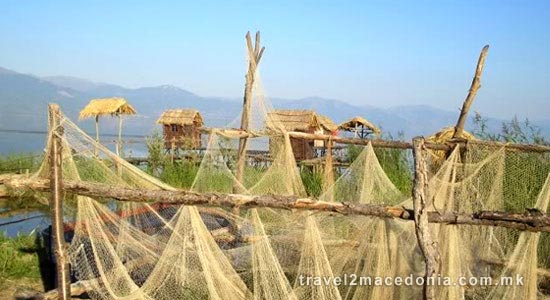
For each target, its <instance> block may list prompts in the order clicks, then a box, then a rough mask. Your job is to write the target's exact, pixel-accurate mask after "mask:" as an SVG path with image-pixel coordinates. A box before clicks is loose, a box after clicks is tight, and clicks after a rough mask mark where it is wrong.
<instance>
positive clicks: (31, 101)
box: [0, 68, 550, 153]
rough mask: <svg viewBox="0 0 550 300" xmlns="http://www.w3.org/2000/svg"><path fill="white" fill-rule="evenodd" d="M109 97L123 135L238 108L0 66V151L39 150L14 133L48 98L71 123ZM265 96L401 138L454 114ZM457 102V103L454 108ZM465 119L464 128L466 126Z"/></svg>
mask: <svg viewBox="0 0 550 300" xmlns="http://www.w3.org/2000/svg"><path fill="white" fill-rule="evenodd" d="M114 96H118V97H124V98H126V99H128V100H129V101H130V103H131V104H132V105H133V106H134V108H135V109H136V110H137V111H138V115H137V116H132V117H128V118H126V119H125V121H124V133H125V134H128V135H130V134H138V135H144V134H149V133H151V132H152V131H153V130H154V129H155V128H157V129H158V128H159V126H158V125H156V124H155V121H156V119H157V118H158V117H159V116H160V114H161V113H162V111H164V110H166V109H168V108H195V109H198V110H199V111H200V112H201V114H202V115H203V117H204V119H205V124H206V125H207V126H209V127H215V126H223V125H226V124H228V123H230V122H231V121H233V120H238V118H239V117H240V113H241V108H242V102H241V101H242V99H235V98H223V97H204V96H200V95H196V94H194V93H192V92H190V91H187V90H184V89H182V88H179V87H175V86H172V85H161V86H155V87H143V88H135V89H132V88H125V87H122V86H118V85H114V84H107V83H97V82H92V81H89V80H85V79H80V78H74V77H68V76H53V77H38V76H35V75H30V74H22V73H18V72H15V71H11V70H8V69H4V68H0V153H6V152H14V151H37V150H39V149H42V147H43V139H37V138H36V137H32V136H30V135H29V134H26V135H25V134H21V133H17V132H15V131H16V130H25V131H44V130H46V123H47V122H46V115H47V104H48V103H49V102H56V103H58V104H59V105H60V106H61V109H62V111H63V112H64V113H65V114H66V115H68V116H69V117H70V118H71V119H72V120H74V121H77V120H78V112H79V111H80V110H81V109H82V108H83V107H84V106H85V105H86V103H87V102H88V101H89V100H90V99H92V98H102V97H114ZM270 100H271V102H272V104H273V107H275V108H288V109H313V110H316V111H317V112H319V113H321V114H324V115H327V116H329V117H330V118H331V119H333V120H334V121H335V122H336V123H339V122H342V121H344V120H346V119H349V118H351V117H354V116H363V117H365V118H366V119H368V120H370V121H371V122H373V123H374V124H376V125H378V126H379V127H381V128H382V130H383V131H384V132H386V133H389V134H392V135H393V136H395V135H396V134H397V133H398V132H402V133H403V134H404V137H405V138H410V137H412V136H416V135H425V136H427V135H430V134H432V133H434V132H436V131H437V130H439V129H441V128H442V127H447V126H452V125H454V124H455V122H456V118H457V116H458V111H455V112H450V111H445V110H441V109H437V108H434V107H430V106H426V105H407V106H399V107H393V108H379V107H375V106H370V105H361V106H359V105H353V104H349V103H347V102H345V101H341V100H336V99H326V98H322V97H308V98H303V99H281V98H271V99H270ZM459 105H460V103H457V107H458V106H459ZM484 117H487V120H488V123H487V124H488V125H489V127H490V128H494V129H495V130H498V129H499V128H500V126H501V123H502V120H498V119H495V118H490V116H484ZM469 121H470V122H469V123H468V124H467V128H471V126H472V122H471V120H469ZM533 123H534V124H535V125H536V126H538V127H540V128H541V130H542V132H543V134H544V135H545V136H550V119H548V120H538V121H536V122H533ZM78 124H79V125H80V126H81V127H82V128H84V129H85V130H87V131H89V132H92V131H93V122H92V121H91V120H90V121H80V122H79V123H78ZM234 124H239V123H238V122H235V123H234ZM100 131H101V132H102V133H103V134H105V133H115V132H116V121H115V120H113V119H111V118H102V120H101V123H100Z"/></svg>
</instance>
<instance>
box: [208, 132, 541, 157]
mask: <svg viewBox="0 0 550 300" xmlns="http://www.w3.org/2000/svg"><path fill="white" fill-rule="evenodd" d="M201 131H203V132H206V133H211V132H213V131H216V132H217V133H218V134H220V135H222V136H226V137H228V138H244V137H246V138H257V137H263V136H273V135H270V134H268V133H266V132H248V131H243V130H235V129H219V128H202V129H201ZM288 135H289V136H290V137H293V138H297V139H307V140H324V141H327V140H329V139H330V138H332V141H333V142H334V143H336V144H351V145H367V144H368V143H369V142H370V143H372V146H373V147H375V148H376V147H378V148H391V149H412V143H410V142H403V141H391V140H383V139H360V138H345V137H339V136H331V135H327V134H314V133H305V132H296V131H291V132H288ZM457 144H460V145H465V144H469V145H483V146H489V147H505V148H506V150H509V151H518V152H536V153H546V152H550V146H545V145H531V144H511V143H502V142H495V141H481V140H468V141H465V140H464V139H452V140H449V141H446V142H445V143H429V142H425V143H424V146H425V147H426V148H427V149H431V150H442V151H449V150H452V149H453V148H454V147H455V146H456V145H457Z"/></svg>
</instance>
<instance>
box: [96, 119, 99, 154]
mask: <svg viewBox="0 0 550 300" xmlns="http://www.w3.org/2000/svg"><path fill="white" fill-rule="evenodd" d="M95 142H96V145H95V156H98V155H99V149H98V146H97V144H99V115H97V116H95Z"/></svg>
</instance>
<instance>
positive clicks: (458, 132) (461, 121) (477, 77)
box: [453, 45, 489, 138]
mask: <svg viewBox="0 0 550 300" xmlns="http://www.w3.org/2000/svg"><path fill="white" fill-rule="evenodd" d="M488 51H489V45H485V47H483V49H482V50H481V53H480V54H479V59H478V61H477V66H476V72H475V74H474V79H473V80H472V85H471V86H470V90H469V92H468V96H466V99H465V100H464V104H463V105H462V109H461V110H460V116H459V117H458V121H457V123H456V126H455V133H454V135H453V138H461V137H462V133H463V132H464V126H465V125H466V120H467V119H468V112H469V111H470V106H472V103H473V102H474V99H475V97H476V94H477V91H478V90H479V88H480V87H481V74H482V73H483V68H484V67H485V58H486V57H487V52H488Z"/></svg>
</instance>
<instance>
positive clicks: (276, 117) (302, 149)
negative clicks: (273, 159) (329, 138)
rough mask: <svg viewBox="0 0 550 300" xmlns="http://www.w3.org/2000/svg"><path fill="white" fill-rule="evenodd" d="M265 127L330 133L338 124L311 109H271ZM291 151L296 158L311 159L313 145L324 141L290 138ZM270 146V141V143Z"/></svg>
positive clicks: (320, 145) (321, 145)
mask: <svg viewBox="0 0 550 300" xmlns="http://www.w3.org/2000/svg"><path fill="white" fill-rule="evenodd" d="M266 125H267V128H269V129H273V130H280V129H284V130H286V131H300V132H307V133H321V134H332V133H334V132H336V131H337V130H338V126H337V125H336V124H335V123H334V122H332V120H331V119H330V118H328V117H327V116H323V115H319V114H317V113H316V112H315V111H313V110H288V109H279V110H273V111H271V112H269V113H268V115H267V124H266ZM290 141H291V144H292V151H293V153H294V157H295V158H296V159H297V160H304V159H311V158H313V156H314V147H323V146H324V141H311V140H305V139H297V138H292V137H291V138H290ZM270 146H271V143H270Z"/></svg>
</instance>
